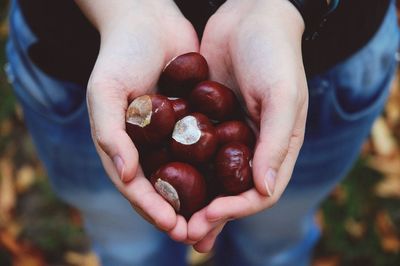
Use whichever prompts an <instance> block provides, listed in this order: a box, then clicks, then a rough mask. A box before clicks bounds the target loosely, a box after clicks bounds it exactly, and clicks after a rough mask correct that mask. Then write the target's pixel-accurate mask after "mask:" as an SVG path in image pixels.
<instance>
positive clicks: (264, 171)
mask: <svg viewBox="0 0 400 266" xmlns="http://www.w3.org/2000/svg"><path fill="white" fill-rule="evenodd" d="M269 94H270V95H267V96H265V97H264V98H263V99H262V100H261V101H262V102H261V115H260V135H259V139H258V143H257V145H256V149H255V153H254V157H253V179H254V183H255V187H256V188H257V190H258V191H259V192H260V193H261V194H263V195H265V196H272V195H273V193H274V190H275V185H276V179H277V173H278V171H279V169H280V167H281V165H282V163H283V161H284V160H285V158H286V156H287V154H288V151H289V145H290V141H291V138H292V135H293V129H294V127H295V124H296V118H297V114H298V106H299V105H298V103H297V102H296V100H297V96H296V95H295V93H291V92H290V89H288V88H274V89H271V90H270V93H269ZM291 94H294V95H291ZM299 148H300V147H299Z"/></svg>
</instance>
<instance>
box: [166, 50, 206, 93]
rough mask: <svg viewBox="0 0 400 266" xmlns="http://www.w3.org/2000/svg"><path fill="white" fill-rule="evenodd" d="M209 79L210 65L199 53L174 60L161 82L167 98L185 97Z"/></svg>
mask: <svg viewBox="0 0 400 266" xmlns="http://www.w3.org/2000/svg"><path fill="white" fill-rule="evenodd" d="M207 78H208V64H207V61H206V59H205V58H204V57H203V56H202V55H201V54H199V53H195V52H191V53H186V54H183V55H180V56H177V57H175V58H174V59H172V60H171V61H170V62H169V63H168V64H167V65H166V66H165V68H164V70H163V72H162V73H161V76H160V80H159V87H160V90H161V92H162V93H163V94H164V95H167V96H173V97H183V96H187V95H188V94H189V93H190V90H191V89H192V88H193V87H194V86H195V85H196V84H197V83H199V82H201V81H203V80H206V79H207Z"/></svg>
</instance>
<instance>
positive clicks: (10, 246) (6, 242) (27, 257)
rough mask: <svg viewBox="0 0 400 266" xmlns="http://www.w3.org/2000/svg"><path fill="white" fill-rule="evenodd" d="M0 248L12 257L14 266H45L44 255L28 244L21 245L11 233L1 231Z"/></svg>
mask: <svg viewBox="0 0 400 266" xmlns="http://www.w3.org/2000/svg"><path fill="white" fill-rule="evenodd" d="M0 246H1V247H3V248H5V249H6V250H7V251H8V252H9V253H10V254H11V255H12V265H13V266H45V265H46V262H45V260H44V257H43V255H42V254H41V252H39V251H38V250H36V249H34V248H31V247H29V246H28V245H26V244H22V243H19V242H18V241H17V240H16V239H15V238H14V236H13V235H11V234H10V233H9V232H7V231H5V230H2V231H0Z"/></svg>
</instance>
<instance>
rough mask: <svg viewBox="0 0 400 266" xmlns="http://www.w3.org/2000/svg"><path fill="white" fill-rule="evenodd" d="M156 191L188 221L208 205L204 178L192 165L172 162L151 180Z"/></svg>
mask: <svg viewBox="0 0 400 266" xmlns="http://www.w3.org/2000/svg"><path fill="white" fill-rule="evenodd" d="M150 182H151V183H152V184H153V186H154V188H155V189H156V191H157V192H158V193H159V194H160V195H161V196H162V197H163V198H164V199H165V200H166V201H168V202H169V203H170V204H171V205H172V207H173V208H174V209H175V211H176V212H177V213H179V214H181V215H182V216H184V217H185V218H186V219H189V218H190V216H192V214H193V213H195V212H196V211H198V210H200V209H201V208H203V207H204V206H205V204H206V198H207V189H206V183H205V180H204V178H203V176H202V175H201V174H200V173H199V172H198V171H197V170H196V169H195V168H194V167H193V166H191V165H189V164H186V163H181V162H171V163H168V164H166V165H164V166H162V167H161V168H160V169H158V170H157V171H156V172H155V173H154V174H153V175H152V176H151V178H150Z"/></svg>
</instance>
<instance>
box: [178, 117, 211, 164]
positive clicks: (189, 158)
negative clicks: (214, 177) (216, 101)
mask: <svg viewBox="0 0 400 266" xmlns="http://www.w3.org/2000/svg"><path fill="white" fill-rule="evenodd" d="M217 145H218V138H217V135H216V132H215V128H214V126H213V125H212V124H211V122H210V120H209V119H208V118H207V117H206V116H205V115H203V114H200V113H192V114H190V115H188V116H185V117H184V118H182V119H181V120H179V121H178V122H176V124H175V127H174V131H173V132H172V140H171V151H172V153H173V154H174V156H176V158H178V159H179V160H182V161H186V162H191V163H196V164H197V163H203V162H206V161H207V160H209V159H210V158H211V156H212V155H213V154H214V152H215V150H216V148H217Z"/></svg>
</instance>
